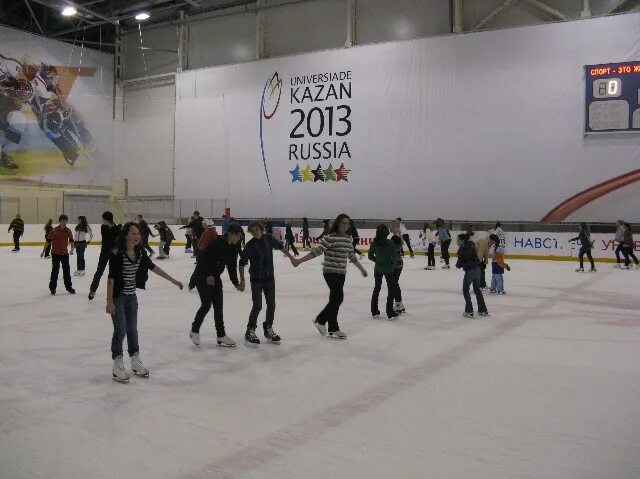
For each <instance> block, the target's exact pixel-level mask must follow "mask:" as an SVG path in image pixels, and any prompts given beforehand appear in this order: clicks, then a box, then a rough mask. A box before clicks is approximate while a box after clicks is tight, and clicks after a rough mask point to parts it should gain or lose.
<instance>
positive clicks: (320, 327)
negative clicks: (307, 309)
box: [313, 319, 327, 336]
mask: <svg viewBox="0 0 640 479" xmlns="http://www.w3.org/2000/svg"><path fill="white" fill-rule="evenodd" d="M313 324H314V325H315V327H316V329H317V330H318V332H319V333H320V334H322V335H323V336H326V335H327V326H326V325H324V324H320V323H319V322H318V321H316V320H315V319H314V320H313Z"/></svg>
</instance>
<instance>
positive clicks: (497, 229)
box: [489, 221, 507, 249]
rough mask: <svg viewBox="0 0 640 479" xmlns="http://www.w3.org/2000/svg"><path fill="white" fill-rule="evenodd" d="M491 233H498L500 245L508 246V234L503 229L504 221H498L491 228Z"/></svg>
mask: <svg viewBox="0 0 640 479" xmlns="http://www.w3.org/2000/svg"><path fill="white" fill-rule="evenodd" d="M489 234H493V235H496V236H497V237H498V238H499V239H500V246H502V247H503V248H505V249H506V248H507V234H506V233H505V232H504V231H503V230H502V223H500V222H499V221H496V226H495V228H493V229H492V230H489Z"/></svg>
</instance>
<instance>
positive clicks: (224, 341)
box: [218, 336, 236, 348]
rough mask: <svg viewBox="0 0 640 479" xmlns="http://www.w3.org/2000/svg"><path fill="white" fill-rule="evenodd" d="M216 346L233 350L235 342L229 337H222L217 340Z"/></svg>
mask: <svg viewBox="0 0 640 479" xmlns="http://www.w3.org/2000/svg"><path fill="white" fill-rule="evenodd" d="M218 346H220V347H221V348H235V347H236V342H235V341H234V340H233V339H231V338H230V337H229V336H222V337H221V338H218Z"/></svg>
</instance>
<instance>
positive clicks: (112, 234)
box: [89, 211, 122, 301]
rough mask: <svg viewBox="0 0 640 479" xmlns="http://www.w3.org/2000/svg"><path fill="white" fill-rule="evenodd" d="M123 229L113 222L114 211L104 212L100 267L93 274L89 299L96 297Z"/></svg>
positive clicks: (101, 231)
mask: <svg viewBox="0 0 640 479" xmlns="http://www.w3.org/2000/svg"><path fill="white" fill-rule="evenodd" d="M121 231H122V226H121V225H116V224H114V222H113V213H112V212H111V211H105V212H104V213H102V226H101V227H100V234H101V236H102V245H101V246H100V258H98V268H97V269H96V274H94V275H93V281H92V282H91V287H90V288H89V301H91V300H92V299H93V298H95V297H96V291H98V286H100V280H101V279H102V275H103V274H104V270H105V269H106V268H107V265H108V264H109V259H110V258H111V253H112V252H113V249H114V248H115V246H116V240H117V239H118V236H120V232H121Z"/></svg>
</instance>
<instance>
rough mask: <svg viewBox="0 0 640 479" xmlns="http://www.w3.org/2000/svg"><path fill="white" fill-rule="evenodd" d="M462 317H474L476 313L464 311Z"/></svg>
mask: <svg viewBox="0 0 640 479" xmlns="http://www.w3.org/2000/svg"><path fill="white" fill-rule="evenodd" d="M462 317H463V318H470V319H473V318H474V317H475V315H474V314H473V313H462Z"/></svg>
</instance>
